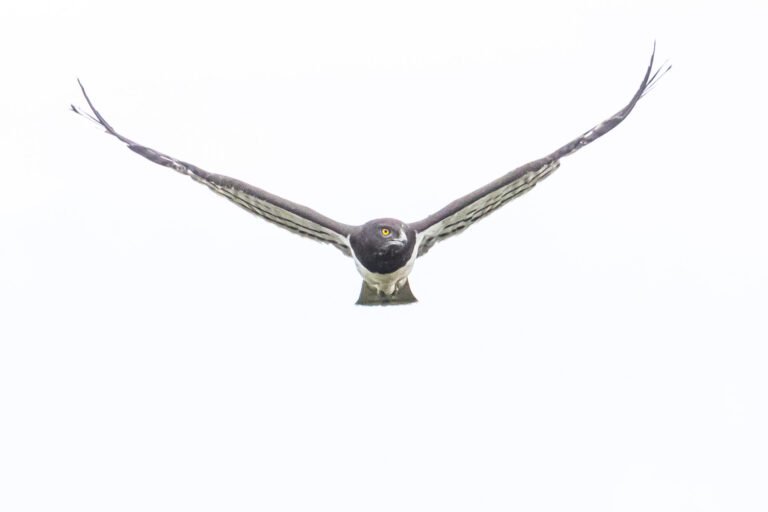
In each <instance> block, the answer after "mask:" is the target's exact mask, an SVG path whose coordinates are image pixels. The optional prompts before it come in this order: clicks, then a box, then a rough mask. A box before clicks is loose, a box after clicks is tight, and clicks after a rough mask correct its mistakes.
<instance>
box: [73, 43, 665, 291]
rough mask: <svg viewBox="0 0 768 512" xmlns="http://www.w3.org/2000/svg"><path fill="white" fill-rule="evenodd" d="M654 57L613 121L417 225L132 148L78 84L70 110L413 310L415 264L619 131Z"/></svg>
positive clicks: (647, 84) (651, 79) (655, 74)
mask: <svg viewBox="0 0 768 512" xmlns="http://www.w3.org/2000/svg"><path fill="white" fill-rule="evenodd" d="M655 54H656V45H655V43H654V47H653V52H652V53H651V59H650V63H649V64H648V68H647V70H646V71H645V75H644V76H643V80H642V82H641V83H640V87H639V88H638V89H637V91H636V92H635V94H634V95H633V96H632V99H631V100H630V101H629V103H627V104H626V106H624V108H622V109H621V110H619V111H618V112H616V114H614V115H613V116H611V117H609V118H608V119H606V120H605V121H603V122H601V123H599V124H597V125H595V126H594V127H593V128H590V129H589V130H587V131H586V132H584V133H582V134H581V135H579V136H578V137H576V138H575V139H573V140H572V141H570V142H568V143H567V144H565V145H564V146H562V147H560V148H559V149H556V150H555V151H553V152H552V153H550V154H549V155H547V156H544V157H543V158H539V159H538V160H534V161H532V162H528V163H527V164H525V165H522V166H520V167H518V168H517V169H514V170H513V171H510V172H508V173H507V174H505V175H503V176H501V177H500V178H498V179H496V180H494V181H492V182H490V183H488V184H487V185H485V186H483V187H480V188H478V189H477V190H475V191H473V192H470V193H469V194H467V195H465V196H462V197H460V198H458V199H456V200H455V201H452V202H450V203H448V204H447V205H446V206H444V207H443V208H442V209H440V210H438V211H437V212H435V213H433V214H432V215H429V216H428V217H425V218H423V219H421V220H418V221H416V222H403V221H401V220H398V219H395V218H380V219H373V220H370V221H368V222H366V223H364V224H361V225H352V224H344V223H341V222H338V221H336V220H333V219H331V218H329V217H326V216H325V215H323V214H321V213H318V212H317V211H315V210H313V209H311V208H308V207H306V206H304V205H301V204H298V203H295V202H293V201H289V200H288V199H284V198H282V197H280V196H277V195H275V194H272V193H270V192H267V191H266V190H263V189H261V188H258V187H255V186H253V185H249V184H247V183H245V182H242V181H240V180H237V179H235V178H230V177H229V176H225V175H222V174H215V173H212V172H208V171H205V170H203V169H201V168H199V167H197V166H196V165H193V164H190V163H188V162H185V161H183V160H179V159H178V158H174V157H172V156H169V155H166V154H164V153H161V152H159V151H157V150H154V149H152V148H149V147H147V146H144V145H142V144H139V143H138V142H134V141H133V140H131V139H129V138H127V137H125V136H123V135H121V134H120V133H118V132H117V131H116V130H115V129H114V128H112V126H111V125H110V124H109V123H108V122H107V121H106V120H105V119H104V117H103V116H102V115H101V114H100V113H99V111H98V110H96V107H94V105H93V102H92V101H91V99H90V97H89V96H88V94H87V93H86V92H85V87H84V86H83V84H82V82H81V81H80V80H78V85H79V86H80V90H81V91H82V93H83V97H84V98H85V101H86V102H87V104H88V107H89V109H90V112H87V111H86V110H84V109H81V108H78V107H76V106H74V105H71V109H72V111H74V112H75V113H77V114H79V115H81V116H84V117H86V118H88V119H90V120H91V121H93V122H95V123H97V124H99V125H101V127H103V128H104V129H105V130H106V132H107V133H109V134H110V135H112V136H114V137H116V138H117V139H119V140H120V141H122V142H123V143H125V144H126V145H127V146H128V149H130V150H131V151H134V152H135V153H138V154H139V155H141V156H143V157H144V158H146V159H148V160H150V161H152V162H154V163H156V164H160V165H163V166H165V167H169V168H171V169H173V170H174V171H176V172H178V173H181V174H184V175H186V176H189V177H190V178H192V179H193V180H195V181H197V182H198V183H202V184H203V185H205V186H206V187H208V188H210V189H211V190H213V191H214V192H216V193H217V194H220V195H222V196H224V197H225V198H227V199H229V200H230V201H231V202H233V203H234V204H236V205H237V206H239V207H241V208H243V209H245V210H247V211H249V212H251V213H252V214H254V215H257V216H259V217H261V218H262V219H264V220H266V221H269V222H271V223H273V224H276V225H277V226H280V227H281V228H284V229H287V230H289V231H292V232H293V233H296V234H298V235H302V236H304V237H307V238H311V239H313V240H316V241H318V242H322V243H326V244H330V245H331V246H333V247H335V248H337V249H338V250H340V251H341V252H342V253H343V254H345V255H346V256H349V257H351V258H352V260H353V261H354V262H355V266H356V267H357V270H358V272H359V273H360V275H361V276H362V277H363V283H362V288H361V290H360V295H359V297H358V300H357V304H360V305H396V304H411V303H414V302H416V298H415V297H414V295H413V293H412V292H411V288H410V285H409V284H408V276H409V274H410V273H411V270H412V269H413V265H414V263H415V262H416V259H417V258H419V257H420V256H424V255H425V254H427V252H429V250H430V249H431V248H432V247H433V246H434V245H435V244H436V243H438V242H442V241H443V240H445V239H447V238H450V237H452V236H454V235H458V234H459V233H461V232H462V231H464V230H465V229H467V228H468V227H469V226H471V225H472V224H474V223H475V222H477V221H479V220H480V219H483V218H485V217H486V216H488V215H489V214H490V213H492V212H493V211H495V210H497V209H498V208H500V207H502V206H504V205H505V204H507V203H508V202H510V201H511V200H513V199H515V198H516V197H519V196H521V195H522V194H524V193H525V192H528V191H529V190H531V189H532V188H533V187H534V186H535V185H536V184H537V183H539V182H540V181H541V180H543V179H544V178H546V177H547V176H549V175H550V174H552V173H553V172H555V170H557V168H558V167H560V160H561V159H562V158H563V157H566V156H568V155H570V154H572V153H574V152H576V151H578V150H579V149H581V148H583V147H584V146H586V145H587V144H589V143H591V142H593V141H595V140H597V139H598V138H600V137H602V136H603V135H605V134H606V133H608V132H609V131H611V130H612V129H614V128H615V127H616V126H617V125H618V124H619V123H621V122H622V121H623V120H624V119H625V118H626V117H627V116H628V115H629V113H630V112H631V111H632V109H633V108H634V107H635V104H637V102H638V101H639V100H640V98H642V97H643V96H645V95H646V94H647V93H648V91H650V90H651V88H652V87H653V86H654V85H655V84H656V83H657V82H658V80H659V79H660V78H661V77H662V76H663V75H664V74H665V73H666V72H667V71H669V69H670V68H671V66H668V65H666V64H663V65H662V66H659V67H657V68H656V69H654V65H653V64H654V56H655Z"/></svg>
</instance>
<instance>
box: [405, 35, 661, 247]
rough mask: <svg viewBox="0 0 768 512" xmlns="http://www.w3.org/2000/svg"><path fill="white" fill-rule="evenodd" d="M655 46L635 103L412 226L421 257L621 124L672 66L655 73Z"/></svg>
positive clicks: (520, 193)
mask: <svg viewBox="0 0 768 512" xmlns="http://www.w3.org/2000/svg"><path fill="white" fill-rule="evenodd" d="M655 54H656V45H655V44H654V47H653V53H652V54H651V62H650V63H649V64H648V70H647V71H646V72H645V76H644V77H643V81H642V83H641V84H640V87H639V88H638V90H637V92H636V93H635V95H634V96H633V97H632V100H630V102H629V103H628V104H627V105H626V106H625V107H624V108H622V109H621V110H619V111H618V112H617V113H616V114H614V115H613V116H612V117H610V118H608V119H606V120H605V121H603V122H602V123H600V124H598V125H597V126H595V127H594V128H592V129H590V130H588V131H586V132H584V133H583V134H581V135H580V136H579V137H577V138H575V139H574V140H572V141H571V142H569V143H568V144H566V145H565V146H563V147H561V148H560V149H558V150H556V151H555V152H553V153H551V154H549V155H547V156H545V157H544V158H540V159H539V160H534V161H533V162H529V163H527V164H525V165H523V166H522V167H518V168H517V169H515V170H514V171H511V172H509V173H507V174H505V175H504V176H502V177H501V178H499V179H497V180H495V181H492V182H491V183H489V184H487V185H486V186H484V187H482V188H479V189H477V190H475V191H474V192H472V193H470V194H467V195H466V196H464V197H460V198H459V199H457V200H455V201H453V202H452V203H450V204H448V205H447V206H445V207H444V208H443V209H441V210H440V211H438V212H436V213H434V214H432V215H430V216H429V217H427V218H425V219H422V220H420V221H418V222H414V223H411V224H410V225H411V226H412V227H413V228H414V229H415V230H416V233H417V234H418V237H419V240H420V243H419V256H421V255H423V254H425V253H426V252H427V251H429V249H430V248H431V247H432V246H433V245H435V244H436V243H437V242H440V241H442V240H445V239H446V238H448V237H451V236H453V235H456V234H458V233H461V232H462V231H464V230H465V229H466V228H468V227H469V226H471V225H472V224H473V223H475V222H477V221H478V220H480V219H482V218H483V217H485V216H486V215H488V214H489V213H491V212H492V211H494V210H496V209H497V208H499V207H501V206H504V205H505V204H507V203H508V202H509V201H511V200H512V199H514V198H516V197H518V196H520V195H522V194H524V193H525V192H528V191H529V190H530V189H532V188H533V187H534V186H535V185H536V184H537V183H538V182H539V181H541V180H543V179H544V178H546V177H547V176H549V175H550V174H552V173H553V172H554V171H555V170H556V169H557V168H558V167H560V159H561V158H563V157H564V156H568V155H570V154H571V153H574V152H575V151H577V150H579V149H580V148H582V147H584V146H586V145H587V144H589V143H590V142H592V141H594V140H596V139H598V138H600V137H602V136H603V135H605V134H606V133H608V132H609V131H611V130H612V129H613V128H615V127H616V126H617V125H618V124H619V123H621V122H622V121H623V120H624V119H625V118H626V117H627V116H628V115H629V113H630V112H631V111H632V109H633V108H634V107H635V104H636V103H637V102H638V101H639V100H640V98H642V97H643V96H644V95H645V94H646V93H647V92H648V91H649V90H650V89H651V88H652V87H653V85H654V84H655V83H656V82H658V80H659V79H660V78H661V77H662V75H664V73H666V72H667V71H668V70H669V69H670V67H671V66H662V67H660V68H657V69H656V71H653V58H654V55H655Z"/></svg>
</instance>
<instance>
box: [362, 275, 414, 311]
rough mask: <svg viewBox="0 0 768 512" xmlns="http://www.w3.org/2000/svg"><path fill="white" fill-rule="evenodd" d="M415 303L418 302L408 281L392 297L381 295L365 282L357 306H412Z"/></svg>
mask: <svg viewBox="0 0 768 512" xmlns="http://www.w3.org/2000/svg"><path fill="white" fill-rule="evenodd" d="M414 302H417V300H416V297H414V296H413V293H411V285H409V284H408V280H406V281H405V284H404V285H403V286H401V287H400V289H399V290H397V291H396V292H395V293H393V294H392V295H385V294H383V293H379V292H377V291H376V290H375V289H374V288H372V287H371V286H369V285H368V283H366V282H365V281H363V287H362V288H361V289H360V297H359V298H358V299H357V304H358V305H360V306H396V305H399V304H412V303H414Z"/></svg>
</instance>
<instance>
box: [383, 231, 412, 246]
mask: <svg viewBox="0 0 768 512" xmlns="http://www.w3.org/2000/svg"><path fill="white" fill-rule="evenodd" d="M407 243H408V235H406V234H405V230H400V234H399V235H398V236H397V237H396V238H390V239H389V240H387V245H400V246H404V245H406V244H407Z"/></svg>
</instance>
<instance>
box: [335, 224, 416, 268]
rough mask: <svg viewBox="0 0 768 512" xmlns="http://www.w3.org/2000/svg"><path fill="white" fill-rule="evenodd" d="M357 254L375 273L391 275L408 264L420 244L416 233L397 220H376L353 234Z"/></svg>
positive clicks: (361, 261) (352, 242) (353, 246)
mask: <svg viewBox="0 0 768 512" xmlns="http://www.w3.org/2000/svg"><path fill="white" fill-rule="evenodd" d="M349 241H350V244H351V245H352V250H353V251H354V253H355V257H356V258H357V259H358V261H360V263H362V264H363V266H364V267H365V268H367V269H368V270H369V271H371V272H377V273H379V274H389V273H390V272H394V271H395V270H397V269H399V268H400V267H402V266H404V265H405V264H406V263H407V262H408V260H409V259H410V258H411V255H412V254H413V250H414V248H415V246H416V232H415V231H414V230H413V229H412V228H410V227H409V226H408V225H407V224H406V223H405V222H402V221H399V220H397V219H375V220H372V221H370V222H366V223H365V224H363V225H362V226H360V228H359V230H358V231H357V232H355V233H353V234H352V235H351V236H350V239H349Z"/></svg>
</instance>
